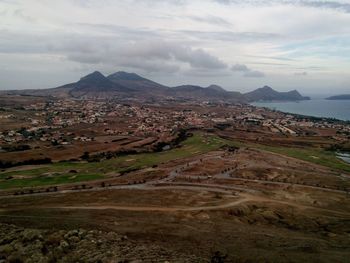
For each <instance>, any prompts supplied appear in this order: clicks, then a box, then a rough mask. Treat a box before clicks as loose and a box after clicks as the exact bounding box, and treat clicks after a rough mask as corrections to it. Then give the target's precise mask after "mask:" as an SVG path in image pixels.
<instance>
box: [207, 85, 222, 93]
mask: <svg viewBox="0 0 350 263" xmlns="http://www.w3.org/2000/svg"><path fill="white" fill-rule="evenodd" d="M207 89H212V90H216V91H226V90H225V89H223V88H222V87H220V86H218V85H215V84H212V85H210V86H208V87H207Z"/></svg>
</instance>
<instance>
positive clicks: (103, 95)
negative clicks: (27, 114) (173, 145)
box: [0, 71, 310, 103]
mask: <svg viewBox="0 0 350 263" xmlns="http://www.w3.org/2000/svg"><path fill="white" fill-rule="evenodd" d="M0 94H3V95H6V94H7V95H26V96H42V97H48V96H50V97H55V98H77V99H110V98H119V99H133V100H135V99H136V100H140V101H146V100H153V101H157V100H164V99H165V100H168V99H170V100H180V101H184V100H190V101H209V102H240V103H245V102H252V101H260V100H269V101H271V100H278V101H298V100H308V99H310V98H308V97H303V96H302V95H300V93H299V92H298V91H296V90H293V91H289V92H278V91H275V90H273V89H272V88H270V87H268V86H265V87H263V88H259V89H256V90H254V91H252V92H248V93H245V94H241V93H240V92H235V91H227V90H225V89H223V88H222V87H220V86H218V85H214V84H213V85H210V86H208V87H201V86H197V85H181V86H177V87H172V88H171V87H168V86H165V85H162V84H159V83H157V82H154V81H152V80H149V79H146V78H144V77H141V76H139V75H137V74H135V73H128V72H124V71H118V72H116V73H113V74H111V75H109V76H107V77H105V76H104V75H103V74H102V73H100V72H98V71H95V72H93V73H90V74H88V75H86V76H84V77H82V78H81V79H80V80H79V81H77V82H74V83H69V84H65V85H63V86H59V87H57V88H51V89H32V90H10V91H2V92H0Z"/></svg>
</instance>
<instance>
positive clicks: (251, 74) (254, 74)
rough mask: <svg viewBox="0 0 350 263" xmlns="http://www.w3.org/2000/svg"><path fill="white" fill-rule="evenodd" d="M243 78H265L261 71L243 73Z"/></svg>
mask: <svg viewBox="0 0 350 263" xmlns="http://www.w3.org/2000/svg"><path fill="white" fill-rule="evenodd" d="M243 76H244V77H247V78H263V77H265V74H264V73H263V72H261V71H257V70H251V71H247V72H245V73H244V74H243Z"/></svg>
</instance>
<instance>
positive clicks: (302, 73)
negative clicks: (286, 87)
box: [294, 71, 307, 76]
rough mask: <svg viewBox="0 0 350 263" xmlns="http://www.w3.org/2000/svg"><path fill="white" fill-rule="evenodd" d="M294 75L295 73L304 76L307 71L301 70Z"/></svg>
mask: <svg viewBox="0 0 350 263" xmlns="http://www.w3.org/2000/svg"><path fill="white" fill-rule="evenodd" d="M294 75H295V76H306V75H307V72H306V71H303V72H295V73H294Z"/></svg>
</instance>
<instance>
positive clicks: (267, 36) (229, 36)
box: [173, 30, 283, 42]
mask: <svg viewBox="0 0 350 263" xmlns="http://www.w3.org/2000/svg"><path fill="white" fill-rule="evenodd" d="M173 32H178V33H182V34H185V35H187V36H191V37H196V38H198V39H207V40H213V39H214V40H220V41H230V42H233V41H239V42H244V41H255V42H256V41H272V40H274V39H281V38H282V37H283V36H281V35H279V34H275V33H264V32H234V31H195V30H182V31H173Z"/></svg>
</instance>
